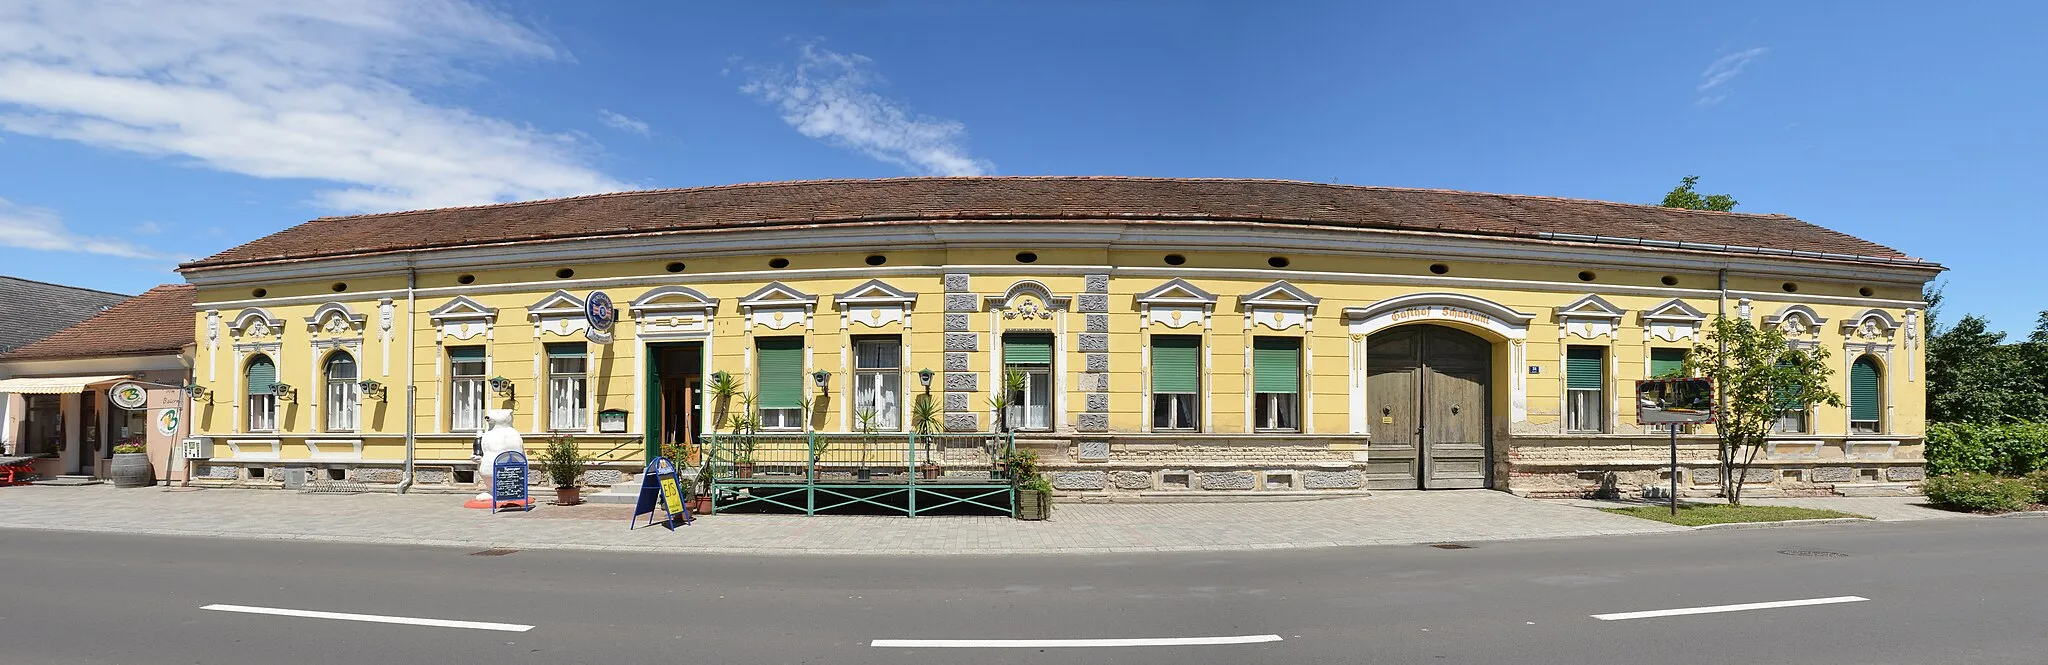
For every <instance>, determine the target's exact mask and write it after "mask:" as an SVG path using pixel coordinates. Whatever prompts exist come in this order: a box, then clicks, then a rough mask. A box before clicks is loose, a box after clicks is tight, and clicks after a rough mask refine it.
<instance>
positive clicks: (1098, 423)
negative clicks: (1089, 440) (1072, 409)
mask: <svg viewBox="0 0 2048 665" xmlns="http://www.w3.org/2000/svg"><path fill="white" fill-rule="evenodd" d="M1074 429H1078V430H1081V431H1083V432H1107V431H1109V414H1107V413H1083V414H1081V415H1078V416H1075V417H1074Z"/></svg>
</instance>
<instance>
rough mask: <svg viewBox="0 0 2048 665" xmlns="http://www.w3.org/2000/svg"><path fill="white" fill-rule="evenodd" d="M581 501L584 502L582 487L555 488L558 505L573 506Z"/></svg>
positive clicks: (556, 503)
mask: <svg viewBox="0 0 2048 665" xmlns="http://www.w3.org/2000/svg"><path fill="white" fill-rule="evenodd" d="M579 503H583V488H581V487H557V488H555V505H557V506H573V505H576V504H579Z"/></svg>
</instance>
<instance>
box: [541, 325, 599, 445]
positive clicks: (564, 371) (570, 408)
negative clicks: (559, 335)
mask: <svg viewBox="0 0 2048 665" xmlns="http://www.w3.org/2000/svg"><path fill="white" fill-rule="evenodd" d="M588 367H589V358H588V354H587V353H586V352H585V347H584V345H582V344H549V345H548V429H552V430H568V431H576V430H582V429H585V428H586V427H588V425H589V423H590V415H589V414H590V401H589V397H588V393H587V392H585V388H586V387H587V386H588V385H589V375H588V373H587V372H588Z"/></svg>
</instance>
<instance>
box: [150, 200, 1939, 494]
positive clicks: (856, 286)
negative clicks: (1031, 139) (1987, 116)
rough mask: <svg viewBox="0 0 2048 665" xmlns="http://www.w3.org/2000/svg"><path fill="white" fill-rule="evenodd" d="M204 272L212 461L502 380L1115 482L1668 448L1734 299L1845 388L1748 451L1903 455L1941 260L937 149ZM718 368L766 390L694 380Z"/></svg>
mask: <svg viewBox="0 0 2048 665" xmlns="http://www.w3.org/2000/svg"><path fill="white" fill-rule="evenodd" d="M1496 209H1498V210H1496ZM1510 212H1511V213H1512V214H1509V213H1510ZM1503 220H1507V221H1503ZM1617 231H1627V232H1628V234H1627V235H1624V234H1623V233H1620V232H1617ZM1681 237H1684V238H1698V239H1700V240H1701V242H1692V241H1690V240H1681V239H1678V238H1681ZM1750 242H1754V244H1753V245H1751V244H1748V243H1750ZM1774 245H1775V246H1774ZM182 270H183V272H184V273H185V275H186V276H187V279H188V280H189V281H191V282H192V283H193V284H195V285H197V287H198V297H197V301H198V302H197V305H196V310H195V312H194V318H193V322H194V330H195V339H196V340H197V351H196V357H195V365H194V374H195V382H196V383H198V384H200V385H201V386H204V387H205V388H206V391H205V397H202V398H200V399H199V400H197V401H196V403H195V404H194V406H193V411H194V413H193V415H194V420H193V423H194V427H195V429H196V434H197V435H198V436H202V437H207V438H209V440H211V441H212V443H213V445H212V457H211V458H210V459H208V460H206V461H205V462H204V463H202V464H200V465H199V467H198V471H197V472H196V473H195V474H194V475H195V478H197V479H199V480H200V481H202V482H211V483H217V484H235V485H254V486H265V485H272V484H277V483H281V482H282V479H283V478H285V477H287V476H288V475H296V474H300V473H304V474H308V475H309V476H310V479H311V480H312V481H314V482H342V483H354V484H363V485H380V484H390V485H404V486H406V487H408V488H416V489H430V488H447V489H459V490H467V489H469V488H470V485H469V484H468V483H470V482H472V480H473V479H472V478H470V477H469V476H468V474H467V471H468V470H469V469H470V468H472V467H471V464H472V463H471V461H470V458H471V449H472V442H473V440H474V439H475V431H476V429H477V428H478V427H479V426H480V425H481V413H482V412H483V411H484V410H488V409H509V410H511V411H512V412H513V414H514V421H513V425H514V427H515V428H517V429H519V430H520V431H521V432H522V433H524V434H525V435H526V437H527V441H528V443H527V445H528V448H529V450H533V449H535V448H537V443H538V441H539V439H540V438H541V437H545V436H548V435H550V434H573V435H574V436H575V437H576V439H577V440H578V441H579V442H580V444H581V445H582V446H583V447H584V449H585V450H586V451H588V452H590V453H592V454H595V455H597V456H598V458H599V460H600V461H599V462H597V463H594V464H593V466H592V468H591V471H590V473H589V474H588V476H587V478H588V481H589V482H591V483H592V484H597V485H604V484H610V483H615V482H619V481H621V480H623V479H627V478H629V477H630V476H631V475H632V474H633V473H634V472H636V471H637V470H638V468H639V467H640V465H641V463H642V461H643V460H644V459H645V455H646V451H647V450H648V449H649V447H650V446H651V445H654V444H658V443H659V442H661V441H663V440H668V441H677V440H700V441H701V440H702V437H703V436H704V435H706V434H708V433H710V432H711V431H713V430H722V429H723V428H724V426H725V424H726V423H725V422H723V421H722V419H720V418H719V417H717V416H715V415H713V414H712V413H711V411H712V410H713V409H717V410H718V411H721V412H732V411H744V412H746V413H748V414H749V415H751V416H753V417H754V419H755V423H754V424H755V426H757V427H759V428H761V430H762V431H776V430H782V431H791V432H807V431H815V432H840V433H843V432H854V431H863V430H869V431H884V432H887V431H904V430H905V429H907V428H909V427H911V426H912V425H913V424H914V423H912V422H911V421H912V416H913V413H912V405H913V403H914V402H915V401H916V398H917V395H919V394H926V393H928V394H930V395H932V399H933V401H934V404H935V405H936V406H938V407H939V410H940V411H941V412H942V413H941V415H940V416H939V422H938V423H937V424H938V425H939V426H940V427H941V428H942V429H944V430H946V431H952V432H985V431H990V430H993V429H996V428H998V427H999V426H1000V427H1003V428H1006V429H1009V430H1012V431H1014V432H1016V439H1017V442H1018V445H1020V446H1024V447H1029V448H1032V449H1034V450H1036V451H1038V452H1039V453H1040V455H1041V457H1042V459H1043V463H1044V465H1045V466H1046V468H1047V469H1048V472H1049V475H1050V476H1051V477H1052V479H1053V481H1054V485H1055V487H1056V488H1057V489H1059V490H1060V491H1062V492H1064V493H1069V494H1073V495H1082V496H1092V495H1103V496H1110V495H1132V494H1146V493H1176V492H1189V493H1219V492H1241V493H1247V494H1252V493H1309V492H1340V493H1341V492H1347V491H1364V490H1378V489H1416V488H1423V489H1427V488H1470V487H1490V488H1495V489H1502V490H1509V491H1514V492H1517V493H1525V494H1534V495H1578V494H1585V493H1588V492H1594V491H1603V490H1619V491H1622V492H1624V493H1627V492H1636V491H1640V490H1641V488H1643V487H1645V486H1661V485H1662V484H1663V483H1665V482H1667V481H1666V480H1663V478H1666V476H1663V475H1660V474H1661V473H1668V472H1665V471H1663V469H1664V468H1665V465H1666V464H1667V463H1668V460H1666V455H1668V449H1667V448H1666V444H1665V437H1666V435H1665V434H1663V433H1662V431H1661V430H1657V429H1654V428H1651V427H1647V426H1644V425H1640V424H1637V423H1636V420H1635V400H1634V381H1636V380H1638V379H1643V378H1649V377H1650V376H1652V375H1655V374H1660V373H1662V372H1664V371H1668V370H1669V369H1670V368H1671V367H1672V366H1673V365H1672V363H1675V362H1679V360H1680V359H1682V357H1683V355H1682V354H1683V353H1684V350H1686V349H1689V348H1691V347H1692V346H1693V345H1694V344H1697V343H1699V342H1700V341H1701V340H1703V338H1704V330H1705V328H1706V326H1707V325H1708V324H1709V323H1710V322H1711V321H1712V320H1713V319H1714V318H1715V317H1717V316H1729V317H1743V318H1748V319H1751V320H1753V321H1756V322H1758V323H1759V324H1762V325H1768V326H1775V327H1778V328H1780V329H1782V330H1784V331H1785V332H1786V333H1787V334H1788V335H1789V336H1790V337H1791V338H1792V339H1793V340H1795V343H1797V344H1800V345H1803V346H1807V347H1812V348H1819V349H1825V350H1826V351H1827V352H1828V354H1829V358H1830V362H1831V363H1832V364H1833V365H1834V366H1835V367H1836V370H1837V371H1836V372H1835V373H1834V375H1833V376H1832V377H1831V380H1832V381H1834V382H1835V384H1836V386H1835V389H1836V391H1837V392H1840V393H1842V394H1843V395H1844V396H1845V397H1847V398H1848V400H1849V401H1848V404H1847V405H1846V406H1844V407H1839V408H1838V407H1829V406H1817V407H1813V408H1810V409H1807V410H1804V411H1803V412H1792V413H1788V414H1787V417H1786V419H1785V421H1784V422H1783V424H1782V425H1783V426H1782V429H1783V431H1782V432H1781V433H1780V434H1779V435H1777V437H1776V438H1775V440H1774V441H1773V442H1772V444H1771V445H1770V446H1769V447H1768V449H1767V450H1766V451H1764V453H1763V454H1762V455H1761V456H1760V457H1759V460H1758V464H1757V465H1756V467H1755V468H1752V469H1751V470H1750V472H1749V473H1750V474H1751V475H1750V477H1748V478H1745V479H1744V480H1745V481H1746V482H1750V483H1754V484H1755V485H1756V486H1757V487H1758V491H1763V492H1766V493H1768V492H1772V491H1783V492H1788V493H1800V492H1813V493H1823V492H1835V493H1844V494H1853V493H1858V492H1862V493H1886V492H1910V491H1912V490H1913V488H1914V487H1915V485H1916V483H1917V482H1918V480H1919V479H1920V477H1921V476H1920V474H1921V469H1922V466H1923V460H1922V458H1921V454H1920V452H1921V441H1922V438H1921V435H1922V432H1923V429H1924V415H1923V414H1924V408H1923V407H1924V388H1923V386H1924V369H1923V363H1924V361H1923V349H1922V346H1923V345H1922V343H1921V335H1920V327H1921V325H1922V319H1923V313H1922V308H1923V307H1924V306H1925V305H1924V303H1923V302H1922V301H1921V298H1920V294H1921V288H1922V286H1923V285H1924V284H1925V283H1926V281H1928V280H1929V279H1931V278H1932V277H1933V276H1934V275H1935V274H1937V273H1938V272H1939V271H1940V267H1939V266H1937V265H1934V264H1930V263H1926V262H1923V261H1918V260H1915V259H1910V258H1907V257H1905V256H1904V255H1902V254H1899V253H1897V252H1896V251H1894V250H1890V249H1889V248H1884V247H1881V246H1877V245H1874V244H1870V243H1866V242H1863V241H1860V240H1856V239H1853V238H1848V237H1847V236H1842V235H1840V234H1835V233H1833V232H1828V231H1825V230H1824V229H1819V228H1818V227H1813V226H1811V225H1807V224H1805V223H1804V222H1799V221H1798V220H1793V219H1790V218H1786V217H1782V216H1765V215H1732V214H1726V213H1705V212H1694V211H1673V210H1667V209H1661V208H1647V207H1643V206H1625V205H1620V204H1607V203H1599V202H1586V201H1565V200H1559V199H1543V198H1537V197H1503V196H1497V195H1482V194H1464V193H1452V192H1433V191H1424V190H1388V189H1376V188H1357V187H1332V186H1326V185H1313V184H1308V183H1286V182H1273V181H1204V180H1154V179H1124V178H917V179H899V180H881V181H822V182H816V183H781V184H770V185H749V186H735V187H722V188H703V189H698V190H670V191H664V192H645V193H627V194H618V195H604V196H598V197H583V198H579V199H564V200H559V201H545V202H533V203H524V204H507V205H503V206H484V207H477V208H464V209H453V210H446V211H420V212H413V213H396V214H391V215H366V216H359V217H349V218H335V219H329V220H316V221H314V222H309V223H307V224H303V225H300V226H298V227H293V228H292V229H289V230H287V231H284V232H281V233H279V234H277V235H274V236H271V237H269V238H265V239H263V240H259V241H257V242H255V243H251V244H250V245H247V246H244V247H241V248H236V249H234V250H229V251H228V252H224V253H222V254H221V255H218V256H215V257H211V258H208V259H204V260H201V261H197V262H193V263H191V264H187V265H186V266H185V267H184V268H183V269H182ZM599 292H601V293H603V294H604V295H605V296H607V297H608V298H609V299H610V300H611V301H612V302H613V303H615V305H616V309H617V314H618V316H617V319H618V323H617V325H616V326H615V327H614V329H613V330H612V331H611V334H610V337H609V340H608V341H604V340H603V339H602V338H601V337H600V339H598V340H595V341H594V340H592V339H591V337H592V335H590V334H589V333H590V331H589V330H587V328H588V326H589V323H588V317H587V316H586V309H587V305H588V304H589V303H588V301H589V299H590V298H591V297H592V294H593V293H599ZM921 370H929V372H928V373H924V372H921ZM721 375H723V376H725V377H730V378H731V379H732V380H733V381H735V382H736V383H737V384H738V386H739V388H740V389H741V390H742V391H743V392H744V393H745V395H746V397H745V399H746V400H747V401H745V402H740V404H747V405H751V406H752V407H753V408H751V409H748V408H744V407H740V406H734V404H733V403H731V401H730V400H727V402H728V403H725V404H721V405H718V406H712V405H710V404H707V403H708V402H715V401H718V400H717V398H716V397H715V396H713V394H712V393H713V392H715V391H714V390H713V388H712V387H711V385H712V384H713V383H715V382H716V381H717V379H718V377H720V376H721ZM1012 375H1015V376H1014V377H1013V376H1012ZM923 377H929V383H928V384H926V383H925V382H924V380H923ZM1019 378H1021V379H1023V385H1022V386H1006V385H1005V384H1006V383H1010V382H1013V381H1015V380H1016V379H1019ZM1011 388H1016V389H1011ZM999 392H1000V393H1007V394H1010V395H1011V399H1009V400H1008V401H1010V402H1011V403H1012V404H1011V405H1009V406H1008V407H1006V408H1004V409H1001V410H998V409H996V408H995V407H994V406H993V405H992V402H993V401H998V400H992V398H995V397H997V396H998V393H999ZM408 414H410V416H409V417H408ZM714 421H718V422H714ZM1707 431H1708V432H1710V431H1711V430H1710V429H1709V430H1707ZM1681 442H1682V448H1683V450H1682V451H1681V452H1682V456H1683V459H1682V460H1681V466H1683V467H1684V470H1683V477H1682V480H1683V482H1684V484H1685V487H1687V488H1689V489H1688V491H1694V492H1706V491H1711V489H1712V488H1713V486H1715V485H1716V484H1717V483H1718V476H1717V473H1718V472H1717V471H1716V470H1715V467H1714V465H1713V458H1714V452H1713V445H1712V442H1711V439H1710V438H1707V436H1706V435H1705V434H1704V433H1692V434H1687V435H1683V436H1682V437H1681ZM408 469H409V470H410V471H411V473H410V475H408V473H407V471H408Z"/></svg>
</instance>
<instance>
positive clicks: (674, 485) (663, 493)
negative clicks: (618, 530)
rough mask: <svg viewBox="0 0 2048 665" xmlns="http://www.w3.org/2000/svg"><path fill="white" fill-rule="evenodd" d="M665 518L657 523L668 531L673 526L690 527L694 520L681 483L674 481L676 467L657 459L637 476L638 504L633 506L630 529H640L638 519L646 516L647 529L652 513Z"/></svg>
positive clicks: (664, 459)
mask: <svg viewBox="0 0 2048 665" xmlns="http://www.w3.org/2000/svg"><path fill="white" fill-rule="evenodd" d="M657 510H658V511H661V514H662V515H663V516H664V517H665V519H663V520H662V521H661V522H660V523H661V524H663V525H666V526H667V527H668V528H669V529H670V530H674V529H675V528H676V522H677V521H678V520H681V522H682V523H683V524H689V523H691V522H694V521H696V520H697V518H696V517H695V516H693V515H691V514H690V507H689V506H688V505H686V504H684V503H683V488H682V483H681V481H679V480H677V479H676V467H675V464H673V463H671V462H669V461H668V458H666V457H656V458H654V461H652V462H648V463H647V469H646V472H645V473H642V474H640V500H639V501H637V502H635V503H634V505H633V522H632V525H633V528H639V527H640V526H641V524H640V516H641V515H646V516H647V526H653V525H654V524H655V521H654V513H655V511H657Z"/></svg>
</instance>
